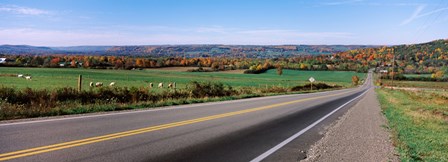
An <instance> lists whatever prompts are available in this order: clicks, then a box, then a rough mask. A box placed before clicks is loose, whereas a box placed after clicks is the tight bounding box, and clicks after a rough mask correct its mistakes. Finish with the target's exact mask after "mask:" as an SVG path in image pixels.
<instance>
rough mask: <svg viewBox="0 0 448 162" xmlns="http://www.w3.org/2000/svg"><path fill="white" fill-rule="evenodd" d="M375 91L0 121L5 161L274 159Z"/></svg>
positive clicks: (0, 147)
mask: <svg viewBox="0 0 448 162" xmlns="http://www.w3.org/2000/svg"><path fill="white" fill-rule="evenodd" d="M370 78H371V77H370V75H369V77H368V79H367V81H366V82H367V83H370ZM371 87H372V86H371V84H364V85H363V86H361V87H359V88H352V89H344V90H337V91H330V92H321V93H313V94H297V95H283V96H272V97H262V98H253V99H243V100H236V101H224V102H216V103H205V104H195V105H184V106H175V107H170V108H162V109H155V110H154V109H151V110H142V111H129V112H118V113H107V114H97V115H85V116H76V117H65V118H56V119H43V120H33V121H26V122H13V123H6V124H0V161H2V160H11V161H102V162H105V161H251V160H254V161H259V160H265V161H270V160H269V158H270V157H271V156H274V155H275V154H278V153H279V152H285V151H286V152H287V151H288V150H287V149H288V148H285V147H283V146H284V145H285V144H287V143H289V142H301V141H307V142H308V143H309V142H310V141H315V140H317V139H316V137H319V136H318V134H317V133H318V132H317V131H315V130H317V129H321V128H320V127H323V124H322V123H331V122H332V121H333V120H335V119H336V118H337V116H338V115H341V114H342V113H341V112H339V111H344V109H348V108H349V107H350V106H352V105H353V104H354V103H356V102H357V101H358V100H359V98H361V97H362V95H363V94H365V93H364V92H366V90H367V89H368V88H371ZM339 109H341V110H339ZM333 113H334V114H333ZM313 130H314V131H313ZM285 140H286V141H285ZM282 143H283V144H282ZM307 146H308V145H304V146H303V147H307ZM285 149H286V150H285ZM304 149H305V148H304ZM288 156H290V157H291V159H294V158H297V156H299V155H294V154H293V155H288Z"/></svg>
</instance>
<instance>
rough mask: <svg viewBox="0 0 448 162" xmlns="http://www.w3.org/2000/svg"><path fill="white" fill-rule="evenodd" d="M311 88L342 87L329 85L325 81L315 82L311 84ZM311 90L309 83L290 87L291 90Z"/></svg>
mask: <svg viewBox="0 0 448 162" xmlns="http://www.w3.org/2000/svg"><path fill="white" fill-rule="evenodd" d="M312 86H313V90H320V89H330V88H342V87H341V86H339V85H334V86H330V85H328V84H325V83H316V84H312ZM306 90H311V84H305V85H303V86H295V87H292V88H291V91H306Z"/></svg>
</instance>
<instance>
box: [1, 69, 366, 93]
mask: <svg viewBox="0 0 448 162" xmlns="http://www.w3.org/2000/svg"><path fill="white" fill-rule="evenodd" d="M276 72H277V71H276V70H269V71H267V72H266V73H263V74H238V73H227V72H195V73H194V72H182V71H174V70H162V69H145V70H98V69H72V68H9V67H1V68H0V85H1V86H7V87H16V88H19V89H22V88H25V87H30V88H33V89H55V88H61V87H67V86H69V87H76V86H77V80H78V75H82V76H83V89H88V88H89V82H103V83H104V84H105V85H108V84H109V83H110V82H116V85H117V86H126V87H145V86H148V85H149V83H150V82H152V83H154V85H155V86H156V85H157V84H158V83H159V82H163V83H164V84H165V86H166V85H167V83H169V82H176V83H177V87H178V88H184V87H185V86H186V84H187V83H189V82H191V81H212V82H221V83H224V84H228V85H230V86H233V87H237V88H238V87H248V86H250V87H264V86H273V85H275V86H284V87H292V86H296V85H303V84H305V83H308V81H307V79H308V78H310V77H314V78H315V79H316V80H317V82H325V83H327V84H337V85H341V86H344V87H349V86H351V77H352V76H353V75H358V76H359V77H360V78H365V76H366V74H365V73H355V72H345V71H342V72H341V71H298V70H283V75H282V76H279V75H277V73H276ZM17 74H29V75H31V76H32V81H28V80H25V79H24V78H18V77H16V75H17ZM9 75H12V76H9Z"/></svg>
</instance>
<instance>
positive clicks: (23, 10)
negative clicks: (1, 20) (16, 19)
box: [0, 5, 50, 15]
mask: <svg viewBox="0 0 448 162" xmlns="http://www.w3.org/2000/svg"><path fill="white" fill-rule="evenodd" d="M0 12H7V13H12V14H16V15H47V14H49V13H50V12H49V11H45V10H41V9H36V8H29V7H22V6H16V5H0Z"/></svg>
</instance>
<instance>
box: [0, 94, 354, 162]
mask: <svg viewBox="0 0 448 162" xmlns="http://www.w3.org/2000/svg"><path fill="white" fill-rule="evenodd" d="M349 92H351V91H349ZM349 92H343V93H338V94H333V95H327V96H320V97H312V98H306V99H300V100H295V101H289V102H283V103H278V104H273V105H267V106H262V107H257V108H251V109H246V110H240V111H234V112H229V113H224V114H218V115H212V116H207V117H202V118H196V119H191V120H185V121H180V122H174V123H168V124H162V125H157V126H151V127H146V128H141V129H135V130H130V131H125V132H119V133H113V134H108V135H103V136H97V137H91V138H86V139H81V140H75V141H69V142H64V143H58V144H53V145H47V146H41V147H35V148H31V149H25V150H19V151H14V152H8V153H3V154H0V161H5V160H11V159H16V158H20V157H25V156H31V155H36V154H41V153H46V152H51V151H56V150H62V149H66V148H71V147H76V146H82V145H87V144H91V143H97V142H101V141H107V140H112V139H117V138H122V137H127V136H132V135H137V134H142V133H148V132H152V131H157V130H162V129H168V128H174V127H179V126H183V125H189V124H194V123H199V122H204V121H209V120H214V119H220V118H225V117H230V116H235V115H240V114H246V113H250V112H255V111H260V110H266V109H271V108H275V107H279V106H285V105H289V104H293V103H298V102H304V101H309V100H315V99H319V98H325V97H331V96H337V95H341V94H345V93H349Z"/></svg>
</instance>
